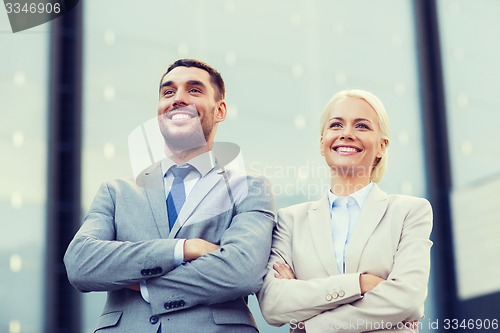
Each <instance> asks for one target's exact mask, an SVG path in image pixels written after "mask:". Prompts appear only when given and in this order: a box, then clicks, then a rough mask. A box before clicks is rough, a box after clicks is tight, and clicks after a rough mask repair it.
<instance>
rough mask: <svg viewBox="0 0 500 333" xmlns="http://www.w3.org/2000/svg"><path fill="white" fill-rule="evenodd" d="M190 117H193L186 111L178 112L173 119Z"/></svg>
mask: <svg viewBox="0 0 500 333" xmlns="http://www.w3.org/2000/svg"><path fill="white" fill-rule="evenodd" d="M189 118H191V117H190V116H189V115H187V114H185V113H177V114H174V115H173V116H172V120H179V119H189Z"/></svg>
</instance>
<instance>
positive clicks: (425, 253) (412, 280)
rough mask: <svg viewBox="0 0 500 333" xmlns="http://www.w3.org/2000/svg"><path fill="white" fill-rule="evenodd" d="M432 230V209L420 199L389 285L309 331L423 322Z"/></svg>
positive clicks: (317, 320)
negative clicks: (421, 320)
mask: <svg viewBox="0 0 500 333" xmlns="http://www.w3.org/2000/svg"><path fill="white" fill-rule="evenodd" d="M431 229H432V209H431V206H430V204H429V202H428V201H427V200H425V199H418V201H416V202H415V203H414V204H413V205H412V207H411V209H410V210H409V212H408V213H407V215H406V218H405V221H404V224H403V229H402V231H401V237H400V242H399V246H398V248H397V251H396V253H395V256H394V266H393V269H392V271H391V273H390V274H389V276H388V278H387V279H386V281H383V282H381V283H380V284H379V285H378V286H377V287H375V288H374V289H373V290H372V291H370V292H368V293H366V294H365V295H364V298H363V299H361V300H359V301H357V302H354V303H351V304H345V305H342V306H340V307H338V308H336V309H334V310H330V311H326V312H324V313H322V314H320V315H318V316H316V317H313V318H311V319H309V320H307V321H306V322H305V327H306V331H308V332H350V333H358V332H368V331H372V330H375V329H381V328H384V329H387V328H390V327H398V325H403V324H402V322H403V321H406V320H418V319H421V317H422V315H423V304H424V301H425V298H426V296H427V283H428V279H429V271H430V248H431V246H432V242H431V241H430V239H429V236H430V232H431ZM367 273H369V272H367Z"/></svg>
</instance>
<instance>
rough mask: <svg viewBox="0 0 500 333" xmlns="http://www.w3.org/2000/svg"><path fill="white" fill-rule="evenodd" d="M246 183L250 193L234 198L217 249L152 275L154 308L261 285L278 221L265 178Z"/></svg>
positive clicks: (243, 292) (211, 300)
mask: <svg viewBox="0 0 500 333" xmlns="http://www.w3.org/2000/svg"><path fill="white" fill-rule="evenodd" d="M244 183H245V184H246V183H247V179H246V177H245V178H244ZM245 186H246V185H245ZM248 186H249V189H248V194H247V195H246V196H244V197H243V198H242V199H241V200H236V202H237V204H236V205H235V207H234V215H233V218H232V222H231V225H230V227H229V228H227V229H226V230H225V231H224V233H223V235H222V238H221V241H220V244H219V245H220V247H219V249H218V250H216V251H214V252H211V253H208V254H206V255H204V256H201V257H199V258H197V259H196V260H193V261H191V262H187V263H184V264H182V265H180V266H178V267H177V268H176V269H174V270H172V271H171V272H169V273H168V274H165V275H164V276H161V277H159V278H155V279H150V280H149V281H148V290H149V294H150V302H151V307H152V311H153V313H154V314H161V313H166V312H171V311H177V310H183V309H186V308H189V307H193V306H196V305H199V304H204V305H207V304H218V303H223V302H226V301H229V300H234V299H238V298H243V297H246V296H248V295H249V294H253V293H256V292H257V291H258V290H259V289H260V287H261V285H262V279H263V276H264V274H265V267H266V264H267V260H268V258H269V253H270V248H271V237H272V236H271V233H272V229H273V227H274V224H275V222H274V213H273V209H274V206H273V205H274V204H273V199H272V194H271V189H270V186H269V184H268V183H267V182H266V181H264V180H263V179H258V178H249V179H248Z"/></svg>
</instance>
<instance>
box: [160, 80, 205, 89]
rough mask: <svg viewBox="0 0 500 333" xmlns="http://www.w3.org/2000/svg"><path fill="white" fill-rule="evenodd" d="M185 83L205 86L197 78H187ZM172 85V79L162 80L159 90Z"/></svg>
mask: <svg viewBox="0 0 500 333" xmlns="http://www.w3.org/2000/svg"><path fill="white" fill-rule="evenodd" d="M186 84H187V85H188V86H198V87H202V88H206V86H205V84H204V83H203V82H201V81H198V80H189V81H187V82H186ZM174 85H175V83H174V81H167V82H164V83H162V84H161V85H160V90H161V89H162V88H164V87H170V86H174Z"/></svg>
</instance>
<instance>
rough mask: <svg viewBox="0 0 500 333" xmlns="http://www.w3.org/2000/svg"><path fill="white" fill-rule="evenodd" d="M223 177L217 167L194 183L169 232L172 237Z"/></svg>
mask: <svg viewBox="0 0 500 333" xmlns="http://www.w3.org/2000/svg"><path fill="white" fill-rule="evenodd" d="M221 179H222V171H221V169H219V168H217V167H215V168H214V169H212V170H211V171H210V172H209V173H208V174H207V175H206V176H205V177H202V178H200V180H198V182H196V184H195V185H194V187H193V189H192V190H191V192H190V193H189V196H188V197H187V198H186V202H185V203H184V206H182V209H181V211H180V212H179V216H178V218H177V222H176V223H175V224H174V227H173V229H172V231H171V232H170V234H169V237H170V238H174V237H175V236H176V235H177V233H178V232H179V230H180V228H181V227H182V225H183V224H184V223H185V222H186V220H187V219H188V218H189V217H190V216H191V215H192V214H193V213H194V210H195V209H196V207H198V205H199V204H200V203H201V201H202V200H203V199H204V198H205V197H206V196H207V195H208V193H209V192H210V191H211V190H212V189H213V188H214V187H215V185H216V184H217V182H218V181H220V180H221Z"/></svg>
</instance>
